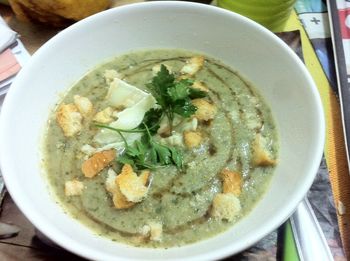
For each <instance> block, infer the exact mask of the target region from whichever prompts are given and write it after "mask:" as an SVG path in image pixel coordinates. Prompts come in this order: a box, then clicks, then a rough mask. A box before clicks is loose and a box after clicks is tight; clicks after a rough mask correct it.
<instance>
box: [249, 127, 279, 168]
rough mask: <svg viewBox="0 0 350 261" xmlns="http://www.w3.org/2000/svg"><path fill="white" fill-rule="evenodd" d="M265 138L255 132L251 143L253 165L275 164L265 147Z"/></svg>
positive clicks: (265, 165)
mask: <svg viewBox="0 0 350 261" xmlns="http://www.w3.org/2000/svg"><path fill="white" fill-rule="evenodd" d="M265 143H266V140H265V139H264V138H263V137H262V136H261V134H257V135H256V137H255V139H254V141H253V143H252V163H253V165H254V166H262V167H267V166H275V165H276V163H277V161H276V160H275V159H273V157H272V155H271V153H270V152H269V151H268V149H267V148H266V144H265Z"/></svg>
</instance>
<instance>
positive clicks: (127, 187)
mask: <svg viewBox="0 0 350 261" xmlns="http://www.w3.org/2000/svg"><path fill="white" fill-rule="evenodd" d="M149 175H150V172H149V171H148V170H145V171H143V172H142V173H141V175H140V176H137V175H136V173H135V172H134V171H133V169H132V167H131V166H130V165H129V164H125V165H124V166H123V168H122V172H121V173H120V174H119V175H118V176H117V178H116V183H117V185H118V187H119V189H120V191H121V193H122V194H123V195H124V196H125V197H126V199H127V200H128V201H131V202H140V201H142V200H143V199H144V197H145V196H146V195H147V192H148V187H147V186H146V184H147V181H148V178H149Z"/></svg>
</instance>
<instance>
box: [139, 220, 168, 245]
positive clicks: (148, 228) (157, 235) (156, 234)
mask: <svg viewBox="0 0 350 261" xmlns="http://www.w3.org/2000/svg"><path fill="white" fill-rule="evenodd" d="M140 233H141V235H142V236H143V237H144V238H148V237H149V239H150V240H152V241H161V240H162V234H163V225H162V224H161V223H159V222H149V223H148V224H147V225H144V226H143V227H142V228H141V230H140Z"/></svg>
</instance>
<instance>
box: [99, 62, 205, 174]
mask: <svg viewBox="0 0 350 261" xmlns="http://www.w3.org/2000/svg"><path fill="white" fill-rule="evenodd" d="M192 85H193V80H191V79H181V80H179V81H176V80H175V76H174V74H171V73H170V72H169V71H168V69H167V68H166V67H165V66H164V65H163V64H162V65H161V67H160V71H159V72H158V73H157V75H156V76H155V77H153V79H152V81H151V82H150V83H149V84H147V88H148V89H149V91H150V92H151V93H152V95H153V96H154V98H155V99H156V101H157V104H158V105H159V106H160V108H153V109H150V110H149V111H147V112H146V113H145V116H144V118H143V120H142V122H141V123H140V125H139V126H138V127H136V128H135V129H131V130H122V129H117V128H113V127H110V126H108V125H102V124H96V126H97V127H100V128H106V129H110V130H113V131H116V132H117V133H118V134H119V135H120V137H121V138H122V140H123V142H124V144H125V151H124V152H123V154H122V155H120V156H119V157H118V158H117V161H118V162H120V163H122V164H130V165H132V166H133V167H134V168H136V169H139V170H141V169H155V168H158V167H162V166H166V165H170V164H173V165H175V166H176V167H178V168H182V165H183V163H182V161H183V157H182V153H181V151H179V150H178V149H177V148H175V147H168V146H166V145H163V144H160V143H158V142H157V141H156V140H155V139H154V138H153V137H152V136H153V135H155V134H156V133H157V130H158V129H159V127H160V121H161V120H162V118H163V117H164V116H166V117H167V118H168V122H169V127H170V130H172V129H173V126H172V125H173V119H174V115H175V114H178V115H180V116H182V117H184V118H189V117H191V116H192V115H193V114H194V113H195V112H196V110H197V108H196V106H194V105H193V104H192V101H191V99H196V98H203V97H205V96H206V92H204V91H201V90H199V89H195V88H193V87H192ZM123 132H125V133H143V135H142V137H141V140H137V141H135V142H134V144H132V145H130V144H128V142H127V141H126V139H125V137H124V135H123Z"/></svg>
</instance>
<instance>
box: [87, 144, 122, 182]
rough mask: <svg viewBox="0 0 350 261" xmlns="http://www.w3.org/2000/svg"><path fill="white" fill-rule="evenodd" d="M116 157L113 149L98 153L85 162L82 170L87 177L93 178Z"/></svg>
mask: <svg viewBox="0 0 350 261" xmlns="http://www.w3.org/2000/svg"><path fill="white" fill-rule="evenodd" d="M115 157H116V153H115V150H113V149H111V150H104V151H100V152H97V153H95V154H94V155H92V156H91V157H90V158H88V159H87V160H86V161H84V162H83V165H82V166H81V170H82V172H83V174H84V176H85V177H87V178H93V177H95V176H96V175H97V174H98V173H99V172H100V171H101V170H103V169H104V168H105V167H107V166H108V165H109V163H111V161H112V160H113V159H114V158H115Z"/></svg>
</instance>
